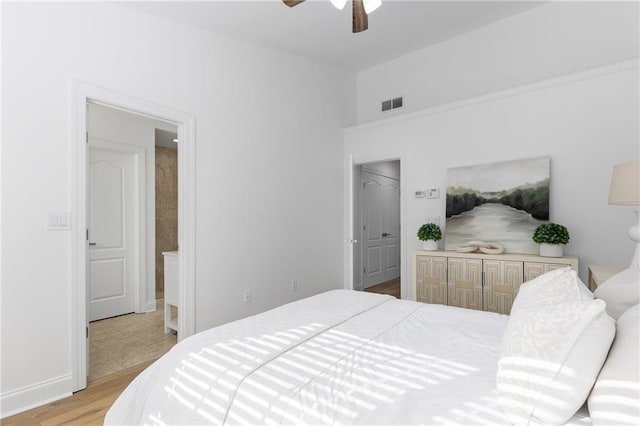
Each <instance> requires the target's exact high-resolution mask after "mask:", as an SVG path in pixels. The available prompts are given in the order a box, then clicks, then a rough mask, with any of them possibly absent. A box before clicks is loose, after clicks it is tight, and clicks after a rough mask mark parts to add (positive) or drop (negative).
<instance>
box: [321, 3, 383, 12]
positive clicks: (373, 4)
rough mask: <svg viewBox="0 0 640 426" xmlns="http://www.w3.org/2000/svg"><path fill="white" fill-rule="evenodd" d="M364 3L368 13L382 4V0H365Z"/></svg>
mask: <svg viewBox="0 0 640 426" xmlns="http://www.w3.org/2000/svg"><path fill="white" fill-rule="evenodd" d="M332 1H333V0H332ZM362 3H363V4H364V11H365V12H367V15H369V14H370V13H371V12H373V11H374V10H376V9H377V8H379V7H380V6H382V0H363V2H362Z"/></svg>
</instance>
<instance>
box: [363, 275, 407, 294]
mask: <svg viewBox="0 0 640 426" xmlns="http://www.w3.org/2000/svg"><path fill="white" fill-rule="evenodd" d="M364 291H368V292H369V293H380V294H389V295H391V296H393V297H395V298H396V299H400V277H398V278H394V279H392V280H389V281H385V282H383V283H380V284H376V285H374V286H371V287H368V288H365V289H364Z"/></svg>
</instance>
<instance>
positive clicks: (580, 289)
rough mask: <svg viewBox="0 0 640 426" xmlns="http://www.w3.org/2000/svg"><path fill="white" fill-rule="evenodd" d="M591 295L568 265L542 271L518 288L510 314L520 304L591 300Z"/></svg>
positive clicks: (518, 307)
mask: <svg viewBox="0 0 640 426" xmlns="http://www.w3.org/2000/svg"><path fill="white" fill-rule="evenodd" d="M592 299H593V295H592V294H591V292H590V291H589V289H588V288H587V286H585V285H584V284H583V283H582V281H580V279H579V278H578V275H577V274H576V271H574V270H573V269H571V268H570V267H568V266H567V267H566V268H559V269H554V270H552V271H549V272H547V273H544V274H542V275H540V276H538V277H536V278H534V279H532V280H530V281H527V282H525V283H523V284H522V285H521V286H520V289H519V290H518V294H517V295H516V298H515V300H514V301H513V305H512V306H511V314H512V315H513V312H514V311H517V310H518V309H520V308H521V307H522V306H530V305H537V304H540V303H554V302H556V301H560V300H592Z"/></svg>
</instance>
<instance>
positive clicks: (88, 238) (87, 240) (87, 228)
mask: <svg viewBox="0 0 640 426" xmlns="http://www.w3.org/2000/svg"><path fill="white" fill-rule="evenodd" d="M87 241H89V229H88V228H87Z"/></svg>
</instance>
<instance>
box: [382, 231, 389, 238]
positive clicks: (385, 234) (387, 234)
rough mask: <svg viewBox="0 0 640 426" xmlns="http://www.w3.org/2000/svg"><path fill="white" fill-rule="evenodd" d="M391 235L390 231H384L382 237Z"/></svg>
mask: <svg viewBox="0 0 640 426" xmlns="http://www.w3.org/2000/svg"><path fill="white" fill-rule="evenodd" d="M389 235H391V234H390V233H388V232H383V233H382V238H384V237H388V236H389Z"/></svg>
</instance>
